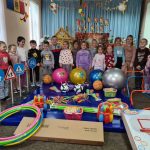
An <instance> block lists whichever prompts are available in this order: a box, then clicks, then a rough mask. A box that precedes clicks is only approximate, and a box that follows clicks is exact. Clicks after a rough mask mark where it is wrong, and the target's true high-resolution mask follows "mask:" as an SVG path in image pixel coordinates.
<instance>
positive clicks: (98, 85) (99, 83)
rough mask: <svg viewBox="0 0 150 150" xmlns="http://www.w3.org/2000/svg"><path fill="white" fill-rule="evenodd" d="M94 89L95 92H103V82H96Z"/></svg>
mask: <svg viewBox="0 0 150 150" xmlns="http://www.w3.org/2000/svg"><path fill="white" fill-rule="evenodd" d="M93 88H94V90H101V89H102V88H103V84H102V82H101V81H99V80H96V81H94V83H93Z"/></svg>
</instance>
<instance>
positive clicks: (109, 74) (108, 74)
mask: <svg viewBox="0 0 150 150" xmlns="http://www.w3.org/2000/svg"><path fill="white" fill-rule="evenodd" d="M102 81H103V85H104V87H106V88H115V89H122V88H124V86H125V84H126V75H125V74H124V73H123V71H122V70H121V69H118V68H112V69H108V70H106V71H105V72H104V74H103V79H102Z"/></svg>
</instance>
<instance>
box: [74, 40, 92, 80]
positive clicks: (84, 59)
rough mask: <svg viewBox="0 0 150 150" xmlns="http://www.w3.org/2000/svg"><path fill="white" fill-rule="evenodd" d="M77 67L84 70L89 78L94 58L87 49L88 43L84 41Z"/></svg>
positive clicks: (78, 55)
mask: <svg viewBox="0 0 150 150" xmlns="http://www.w3.org/2000/svg"><path fill="white" fill-rule="evenodd" d="M76 65H77V67H81V68H83V69H84V70H85V71H86V75H87V77H88V76H89V72H90V69H91V65H92V58H91V54H90V51H89V50H88V49H87V43H86V42H84V41H83V42H82V43H81V50H79V51H78V52H77V56H76Z"/></svg>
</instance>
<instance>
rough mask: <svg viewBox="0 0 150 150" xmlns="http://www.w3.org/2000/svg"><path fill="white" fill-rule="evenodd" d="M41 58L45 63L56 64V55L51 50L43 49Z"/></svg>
mask: <svg viewBox="0 0 150 150" xmlns="http://www.w3.org/2000/svg"><path fill="white" fill-rule="evenodd" d="M41 58H42V59H41V61H42V63H43V64H44V65H54V55H53V53H52V52H51V51H50V50H43V51H42V52H41Z"/></svg>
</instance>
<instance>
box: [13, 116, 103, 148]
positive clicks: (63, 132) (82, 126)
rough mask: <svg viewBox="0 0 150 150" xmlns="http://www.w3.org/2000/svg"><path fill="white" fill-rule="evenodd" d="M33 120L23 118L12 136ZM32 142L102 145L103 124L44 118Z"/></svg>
mask: <svg viewBox="0 0 150 150" xmlns="http://www.w3.org/2000/svg"><path fill="white" fill-rule="evenodd" d="M32 121H33V118H29V117H24V118H23V119H22V121H21V122H20V124H19V126H18V128H17V129H16V131H15V133H14V134H18V133H20V132H22V131H23V130H25V129H26V128H27V127H28V126H29V124H30V123H32ZM31 139H32V140H42V141H55V142H66V143H78V144H89V145H102V144H103V143H104V131H103V123H100V122H88V121H75V120H61V119H50V118H46V119H44V121H43V125H42V127H41V128H40V129H39V131H38V132H37V133H36V134H35V135H33V136H32V137H31Z"/></svg>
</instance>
